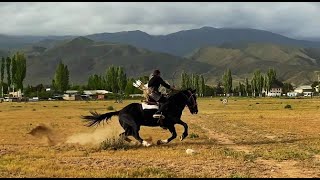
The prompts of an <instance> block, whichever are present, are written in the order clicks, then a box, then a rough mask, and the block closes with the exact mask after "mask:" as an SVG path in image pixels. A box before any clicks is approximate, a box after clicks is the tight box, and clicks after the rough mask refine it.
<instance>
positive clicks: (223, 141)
mask: <svg viewBox="0 0 320 180" xmlns="http://www.w3.org/2000/svg"><path fill="white" fill-rule="evenodd" d="M201 128H202V129H204V130H206V131H208V133H209V138H211V139H215V140H217V142H218V143H219V144H223V145H226V146H227V147H230V148H232V149H234V150H236V151H243V152H245V153H250V152H251V151H252V148H251V147H250V146H241V145H237V144H236V143H234V142H233V141H232V140H230V139H229V138H228V137H227V135H225V134H223V133H217V132H215V131H213V130H211V129H209V128H206V127H203V126H201Z"/></svg>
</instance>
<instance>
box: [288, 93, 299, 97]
mask: <svg viewBox="0 0 320 180" xmlns="http://www.w3.org/2000/svg"><path fill="white" fill-rule="evenodd" d="M287 96H288V97H296V96H298V93H297V92H287Z"/></svg>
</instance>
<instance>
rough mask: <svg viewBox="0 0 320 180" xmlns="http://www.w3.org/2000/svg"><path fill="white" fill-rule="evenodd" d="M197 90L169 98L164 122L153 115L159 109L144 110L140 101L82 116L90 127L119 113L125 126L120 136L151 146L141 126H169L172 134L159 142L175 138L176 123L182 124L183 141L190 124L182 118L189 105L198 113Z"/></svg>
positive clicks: (192, 112)
mask: <svg viewBox="0 0 320 180" xmlns="http://www.w3.org/2000/svg"><path fill="white" fill-rule="evenodd" d="M195 92H196V90H192V89H190V88H189V89H187V90H181V91H179V92H177V93H175V94H173V95H171V96H169V98H168V101H169V103H168V108H167V110H166V111H165V112H163V115H164V116H165V119H163V123H161V124H160V122H159V119H155V118H153V117H152V115H153V114H154V113H155V112H156V110H157V109H152V110H150V109H145V110H143V108H142V105H141V104H140V103H131V104H129V105H127V106H125V107H124V108H123V109H121V110H120V111H115V112H108V113H105V114H101V115H100V114H98V113H97V112H90V113H91V114H92V116H82V118H83V119H85V120H86V121H87V122H89V123H88V124H87V126H88V127H90V126H93V125H98V124H100V122H101V121H103V120H105V121H108V120H109V119H110V118H111V117H112V116H114V115H118V116H119V122H120V125H121V126H122V127H123V129H124V130H125V132H123V133H121V134H120V135H119V136H120V137H121V138H124V139H125V140H126V141H128V142H130V141H131V140H130V139H129V138H128V136H133V137H134V138H135V139H136V140H138V141H139V142H140V143H141V144H142V145H144V146H150V145H151V144H150V143H148V142H147V141H144V140H143V139H142V138H141V137H140V135H139V130H140V126H153V127H155V126H160V125H161V126H162V127H164V128H167V129H168V130H169V131H170V132H171V134H172V136H171V137H170V138H168V139H167V140H158V141H157V144H158V145H159V144H164V143H169V142H170V141H172V140H173V139H175V138H176V137H177V133H176V129H175V127H174V125H175V124H180V125H182V126H183V127H184V132H183V134H182V135H181V136H180V140H181V141H182V140H183V139H184V138H186V137H187V136H188V125H187V124H186V123H185V122H183V121H182V120H181V115H182V111H183V109H184V108H185V106H188V108H189V110H190V112H191V114H197V113H198V105H197V98H196V95H195Z"/></svg>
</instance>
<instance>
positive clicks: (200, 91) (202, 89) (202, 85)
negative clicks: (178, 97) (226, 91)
mask: <svg viewBox="0 0 320 180" xmlns="http://www.w3.org/2000/svg"><path fill="white" fill-rule="evenodd" d="M205 90H206V85H205V82H204V77H203V75H200V88H199V94H200V96H204V95H205V94H206V92H205Z"/></svg>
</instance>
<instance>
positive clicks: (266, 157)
mask: <svg viewBox="0 0 320 180" xmlns="http://www.w3.org/2000/svg"><path fill="white" fill-rule="evenodd" d="M132 102H139V100H131V101H129V100H125V101H124V102H123V103H114V101H88V102H86V101H56V102H54V101H51V102H28V103H24V102H22V103H13V102H12V103H9V102H3V103H0V177H227V178H238V177H320V113H319V112H320V99H318V98H313V99H310V98H309V99H279V98H229V100H228V103H227V104H223V103H222V101H221V99H220V98H203V99H201V98H198V106H199V113H198V114H196V115H191V114H190V112H189V110H188V109H187V108H186V109H185V111H184V113H183V115H182V120H184V121H185V122H186V123H187V124H188V125H189V136H188V137H187V138H186V139H185V140H183V141H180V140H179V138H176V139H175V140H173V141H172V142H170V143H168V144H165V145H156V142H157V140H159V139H167V138H169V137H170V136H171V134H170V132H169V131H168V130H164V129H162V128H160V127H142V128H141V130H140V135H141V137H142V138H143V139H147V140H148V141H149V142H152V143H153V145H152V146H150V147H144V146H140V145H139V144H137V143H135V142H136V141H135V139H134V138H133V137H129V138H130V139H132V140H134V141H133V142H131V143H122V144H118V145H117V146H115V147H112V144H111V143H112V139H115V138H117V137H118V134H119V133H121V132H123V130H122V129H121V127H120V125H119V123H118V117H117V116H114V117H112V119H111V121H110V122H109V123H108V124H107V123H104V124H101V125H100V126H99V127H86V126H85V124H86V123H85V122H84V121H83V120H82V119H81V118H80V116H81V115H88V114H89V111H90V110H96V111H97V112H99V113H105V112H108V111H113V110H108V109H111V106H112V107H113V108H114V109H115V110H120V109H121V108H122V107H124V106H126V105H128V104H129V103H132ZM288 105H290V106H288ZM39 125H42V126H46V127H48V128H49V129H50V130H51V131H45V132H39V133H38V134H33V135H31V134H28V133H29V132H31V131H32V130H33V129H34V128H36V127H37V126H39ZM176 129H177V133H178V137H179V136H180V135H181V134H182V132H183V127H182V126H180V125H176ZM106 140H107V141H106ZM102 142H104V143H102ZM108 143H109V144H108ZM187 149H192V150H194V151H195V153H194V154H188V153H186V150H187Z"/></svg>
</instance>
